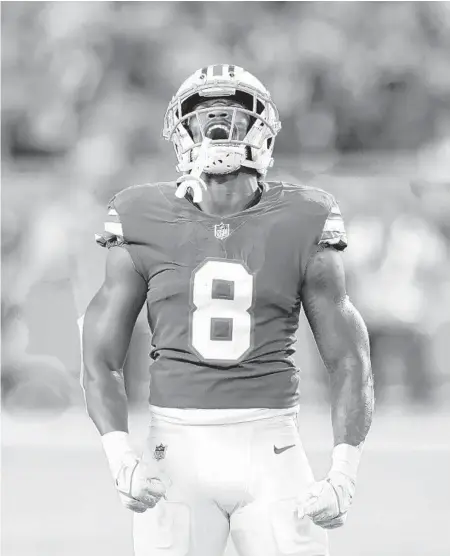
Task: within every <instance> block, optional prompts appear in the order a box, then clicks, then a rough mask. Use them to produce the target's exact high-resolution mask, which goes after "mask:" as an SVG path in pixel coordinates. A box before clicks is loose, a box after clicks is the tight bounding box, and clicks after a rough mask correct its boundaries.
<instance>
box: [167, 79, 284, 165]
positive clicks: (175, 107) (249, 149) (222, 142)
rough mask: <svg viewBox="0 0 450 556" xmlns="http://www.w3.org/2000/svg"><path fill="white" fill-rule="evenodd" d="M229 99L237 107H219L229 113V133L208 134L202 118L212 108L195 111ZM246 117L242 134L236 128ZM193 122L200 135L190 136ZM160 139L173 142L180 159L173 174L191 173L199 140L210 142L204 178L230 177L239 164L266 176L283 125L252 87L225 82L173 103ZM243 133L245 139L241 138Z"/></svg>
mask: <svg viewBox="0 0 450 556" xmlns="http://www.w3.org/2000/svg"><path fill="white" fill-rule="evenodd" d="M216 98H223V99H230V100H233V101H235V103H237V104H238V105H239V106H236V105H235V106H226V105H224V106H223V107H222V106H221V107H220V109H221V110H222V109H223V111H224V112H227V113H228V115H229V118H228V121H229V122H230V123H229V126H228V129H222V130H221V129H220V125H218V126H217V128H216V129H215V130H211V127H213V126H210V125H209V122H208V120H207V119H206V118H205V117H202V116H203V115H204V114H206V113H209V112H211V107H208V108H200V109H197V108H196V106H197V105H198V104H199V103H201V102H205V101H206V100H208V99H216ZM243 115H246V116H247V119H248V121H249V125H248V128H247V130H246V132H245V131H244V132H243V130H242V128H239V127H238V126H237V125H236V122H237V121H239V120H242V116H243ZM194 118H195V119H196V128H197V129H198V130H199V131H200V134H201V136H200V134H197V136H196V137H195V138H194V136H193V134H192V132H191V130H190V124H191V123H192V121H193V119H194ZM164 123H165V126H164V132H163V135H164V137H165V138H166V139H168V140H171V141H172V142H173V144H174V148H175V152H176V155H177V158H178V161H179V164H178V166H177V170H178V171H180V172H184V173H186V172H190V171H191V170H192V168H193V165H194V162H195V160H196V158H197V156H198V153H199V150H200V147H201V145H202V142H203V140H204V139H205V137H206V138H208V139H210V141H209V145H208V151H207V157H206V159H205V165H204V167H203V172H204V173H205V174H228V173H231V172H234V171H236V170H238V169H239V168H240V167H241V166H246V167H248V168H254V169H255V170H256V171H257V172H258V173H259V174H260V175H265V173H266V171H267V169H268V167H269V166H271V165H272V151H273V144H274V138H275V136H276V134H277V132H278V130H279V129H280V127H281V125H280V122H279V120H278V112H277V110H276V107H275V105H274V103H273V102H272V100H271V99H270V97H269V95H268V94H267V95H265V94H264V93H262V92H260V91H258V89H257V88H256V87H253V86H249V85H244V84H241V83H238V84H237V86H236V87H230V83H229V82H223V83H221V82H218V81H216V82H215V83H214V85H206V84H205V85H204V86H197V87H193V88H191V89H190V90H187V91H185V92H184V93H182V94H179V95H177V96H176V97H174V99H173V100H172V102H171V104H170V105H169V108H168V110H167V113H166V117H165V122H164ZM244 133H245V135H244Z"/></svg>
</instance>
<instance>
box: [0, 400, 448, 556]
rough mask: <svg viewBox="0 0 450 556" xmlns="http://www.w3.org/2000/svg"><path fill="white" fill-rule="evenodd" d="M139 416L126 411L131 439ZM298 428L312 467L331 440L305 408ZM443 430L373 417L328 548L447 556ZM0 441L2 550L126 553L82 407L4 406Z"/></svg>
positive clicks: (356, 555)
mask: <svg viewBox="0 0 450 556" xmlns="http://www.w3.org/2000/svg"><path fill="white" fill-rule="evenodd" d="M146 421H147V420H146V418H145V416H142V415H137V416H133V419H132V431H133V434H134V437H135V438H136V441H137V442H139V441H140V440H141V439H143V438H144V437H145V429H146V425H147V422H146ZM301 429H302V436H303V439H304V444H305V448H306V451H307V453H308V455H309V457H310V460H311V463H312V466H313V469H314V471H315V473H316V475H320V474H321V473H323V472H324V471H325V470H326V468H327V465H328V457H329V452H328V446H330V445H331V436H330V425H329V419H328V416H327V415H326V413H322V412H319V411H317V410H313V409H309V408H308V409H305V410H303V412H302V415H301ZM449 433H450V414H445V413H439V414H432V415H430V414H427V413H422V412H418V413H417V412H415V413H413V412H410V414H408V415H405V414H404V413H402V412H400V411H398V412H386V413H381V414H378V415H377V418H376V420H375V422H374V426H373V428H372V431H371V434H370V437H369V440H368V442H367V445H366V450H365V455H364V459H363V463H362V467H361V472H360V476H359V483H358V491H357V498H356V501H355V504H354V508H353V510H352V512H351V514H350V518H349V520H348V521H347V524H346V526H345V527H344V528H343V529H340V530H338V531H334V532H332V533H331V535H330V538H331V547H332V556H390V555H392V556H448V555H449V554H450V533H449V526H450V472H449V469H450V442H449V438H450V434H449ZM2 445H3V448H2V479H3V487H2V551H1V554H2V556H31V555H33V556H81V555H82V556H99V555H108V556H131V555H132V544H131V518H130V515H131V514H130V513H129V512H127V510H125V509H122V507H121V506H120V503H119V501H118V499H117V497H116V495H115V492H114V489H113V486H112V483H111V480H110V477H109V474H108V469H107V466H106V463H105V460H104V457H103V454H102V452H101V448H100V443H99V440H98V437H97V434H96V432H95V430H94V427H93V425H91V423H90V422H89V421H88V419H87V417H86V415H85V414H83V413H82V412H78V411H71V412H68V413H66V414H64V415H63V416H61V417H58V418H55V417H53V418H51V417H48V416H47V417H44V416H42V415H40V416H36V415H34V416H14V417H13V416H11V415H5V414H4V415H3V417H2ZM233 552H234V551H233V548H232V546H230V548H229V554H230V556H231V554H233ZM255 556H258V555H255Z"/></svg>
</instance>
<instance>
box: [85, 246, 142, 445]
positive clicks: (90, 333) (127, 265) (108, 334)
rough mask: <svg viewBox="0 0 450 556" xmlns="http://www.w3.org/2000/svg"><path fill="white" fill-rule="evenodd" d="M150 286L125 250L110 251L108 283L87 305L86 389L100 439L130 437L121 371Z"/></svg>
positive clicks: (107, 267) (88, 409)
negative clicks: (110, 435)
mask: <svg viewBox="0 0 450 556" xmlns="http://www.w3.org/2000/svg"><path fill="white" fill-rule="evenodd" d="M146 295H147V284H146V283H145V281H144V279H143V278H142V276H140V275H139V274H138V273H137V272H136V270H135V269H134V267H133V264H132V261H131V258H130V255H129V254H128V252H127V251H126V250H125V249H123V248H121V247H113V248H111V249H109V251H108V258H107V262H106V273H105V281H104V283H103V285H102V286H101V288H100V290H99V291H98V293H97V294H96V295H95V297H94V298H93V299H92V301H91V303H90V304H89V306H88V308H87V310H86V314H85V317H84V326H83V380H82V383H83V387H84V390H85V397H86V407H87V412H88V414H89V416H90V417H91V419H92V420H93V422H94V424H95V426H96V427H97V429H98V431H99V432H100V434H101V435H104V434H106V433H108V432H112V431H124V432H128V409H127V397H126V393H125V386H124V381H123V373H122V368H123V365H124V362H125V358H126V355H127V351H128V347H129V344H130V339H131V334H132V332H133V328H134V325H135V323H136V319H137V317H138V315H139V312H140V310H141V308H142V306H143V304H144V302H145V299H146Z"/></svg>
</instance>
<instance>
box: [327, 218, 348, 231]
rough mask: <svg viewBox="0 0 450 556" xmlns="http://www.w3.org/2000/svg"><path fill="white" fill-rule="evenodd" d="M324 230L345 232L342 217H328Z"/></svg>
mask: <svg viewBox="0 0 450 556" xmlns="http://www.w3.org/2000/svg"><path fill="white" fill-rule="evenodd" d="M323 232H324V233H325V232H341V233H344V232H345V228H344V221H343V220H342V218H339V219H330V218H328V219H327V221H326V222H325V225H324V227H323Z"/></svg>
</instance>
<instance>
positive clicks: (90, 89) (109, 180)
mask: <svg viewBox="0 0 450 556" xmlns="http://www.w3.org/2000/svg"><path fill="white" fill-rule="evenodd" d="M449 52H450V3H447V2H416V3H411V2H398V3H397V2H396V3H391V2H380V3H378V2H342V3H341V2H330V3H325V2H89V1H88V2H8V3H3V5H2V145H1V148H2V178H3V179H2V263H3V264H2V286H3V287H2V338H3V350H2V369H3V373H2V386H3V390H2V391H3V396H4V400H5V403H6V405H7V406H8V404H9V407H15V406H19V407H22V406H23V407H35V406H44V407H53V408H65V407H67V406H69V405H71V404H74V403H79V402H80V400H81V394H80V389H79V387H78V374H79V368H80V362H79V338H78V327H77V319H78V318H79V317H80V316H81V315H82V314H83V312H84V310H85V307H86V305H87V303H88V301H89V299H90V298H91V297H92V295H93V294H94V293H95V291H96V289H97V288H98V286H99V284H100V282H101V279H102V274H103V262H104V253H103V252H101V250H100V249H98V248H97V247H96V246H95V244H94V242H93V234H94V232H95V231H97V230H98V228H99V227H101V226H102V218H103V215H104V210H105V205H106V203H107V201H108V199H109V198H110V197H111V196H112V195H113V194H114V193H115V192H117V191H119V190H120V189H122V188H123V187H126V186H128V185H131V184H133V183H138V182H141V183H143V182H150V181H153V180H169V179H172V178H173V177H175V175H176V174H175V157H174V155H173V153H172V152H171V145H169V144H168V143H166V142H164V141H163V140H162V139H161V137H160V135H161V128H162V118H163V115H164V112H165V109H166V107H167V104H168V102H169V100H170V98H171V96H172V95H173V94H174V92H175V91H176V89H177V88H178V86H179V85H180V84H181V82H182V81H183V80H184V79H185V78H186V77H187V76H188V75H189V74H190V73H192V72H193V71H195V70H196V69H197V68H199V67H203V66H206V65H209V64H214V63H221V62H225V63H234V64H237V65H240V66H243V67H245V68H246V69H248V70H249V71H251V72H252V73H253V74H255V75H256V76H258V77H259V78H260V79H261V80H262V81H263V82H264V83H265V84H266V85H267V87H268V88H269V90H270V91H271V93H272V96H273V98H274V100H275V102H276V104H277V106H278V108H279V110H280V115H281V119H282V123H283V129H282V131H281V133H280V135H279V137H278V138H277V142H276V147H275V159H276V164H275V168H274V170H273V171H272V173H271V174H270V176H271V177H272V178H283V179H286V180H291V181H294V182H298V181H303V182H305V183H309V184H311V185H316V186H318V187H322V188H324V189H326V190H328V191H330V192H332V193H334V194H335V195H336V196H337V198H338V200H339V202H340V205H341V209H342V212H343V214H344V218H345V220H346V223H347V227H348V235H349V245H350V247H349V249H348V251H347V253H346V255H345V264H346V267H347V272H348V274H349V291H350V294H351V297H352V298H353V300H354V301H355V304H356V305H357V306H358V308H359V309H360V310H361V312H362V314H363V316H364V318H365V320H366V322H367V324H368V327H369V332H370V336H371V347H372V358H373V366H374V372H375V385H376V388H377V398H378V400H379V401H380V402H383V401H385V402H386V403H389V402H392V403H398V402H405V403H416V402H417V403H428V404H431V405H432V404H438V403H445V400H446V399H448V395H446V393H447V394H448V392H449V391H450V390H449V388H450V368H449V363H448V359H449V358H450V347H449V345H448V338H449V337H450V334H449V333H450V309H449V308H450V278H449V277H450V218H449V215H450V56H449ZM144 330H145V326H144V322H143V319H141V320H140V321H139V323H138V325H137V327H136V334H135V338H134V340H133V342H134V343H133V348H132V350H131V352H130V356H129V361H128V364H127V367H128V368H129V376H130V378H129V381H128V382H129V384H128V387H129V393H130V398H131V399H133V400H136V401H137V402H138V401H142V400H143V399H145V397H146V386H145V380H146V367H147V364H148V361H147V353H148V343H149V338H148V335H147V334H146V332H145V331H144ZM298 359H299V364H301V366H302V367H303V368H304V374H305V379H304V384H305V391H308V392H310V393H311V396H312V397H313V398H314V399H316V400H322V399H323V398H324V397H325V396H326V394H325V392H326V388H325V386H324V384H325V374H324V371H323V368H322V367H321V364H320V363H319V362H318V360H317V353H316V351H315V348H314V346H313V345H312V342H311V338H310V336H308V333H307V330H306V328H305V326H304V323H302V325H301V329H300V335H299V344H298ZM316 370H317V372H316ZM142 392H143V393H142Z"/></svg>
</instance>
